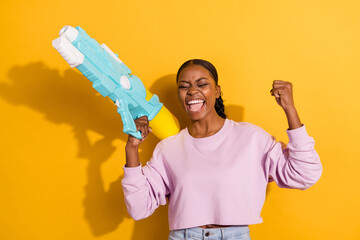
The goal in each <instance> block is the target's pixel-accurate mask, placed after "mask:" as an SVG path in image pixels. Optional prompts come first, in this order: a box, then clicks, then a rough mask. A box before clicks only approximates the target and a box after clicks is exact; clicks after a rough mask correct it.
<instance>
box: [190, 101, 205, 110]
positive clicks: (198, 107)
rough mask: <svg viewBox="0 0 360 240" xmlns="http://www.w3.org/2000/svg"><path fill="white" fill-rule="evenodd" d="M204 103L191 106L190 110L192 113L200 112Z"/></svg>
mask: <svg viewBox="0 0 360 240" xmlns="http://www.w3.org/2000/svg"><path fill="white" fill-rule="evenodd" d="M203 104H204V103H196V104H190V105H189V108H190V110H191V111H198V110H199V109H200V108H201V107H202V106H203Z"/></svg>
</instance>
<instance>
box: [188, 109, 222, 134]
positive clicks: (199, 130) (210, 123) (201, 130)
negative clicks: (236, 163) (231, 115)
mask: <svg viewBox="0 0 360 240" xmlns="http://www.w3.org/2000/svg"><path fill="white" fill-rule="evenodd" d="M224 123H225V119H224V118H221V117H220V116H219V115H217V114H216V116H214V117H212V118H204V119H200V120H192V121H191V123H190V124H189V126H188V131H189V133H190V135H191V136H193V137H194V138H204V137H209V136H211V135H214V134H215V133H217V132H218V131H219V130H220V129H221V128H222V126H223V125H224Z"/></svg>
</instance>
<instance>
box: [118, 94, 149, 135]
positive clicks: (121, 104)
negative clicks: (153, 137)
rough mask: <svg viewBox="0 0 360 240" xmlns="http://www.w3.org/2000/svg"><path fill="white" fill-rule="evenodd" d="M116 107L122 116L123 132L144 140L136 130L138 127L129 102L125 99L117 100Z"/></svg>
mask: <svg viewBox="0 0 360 240" xmlns="http://www.w3.org/2000/svg"><path fill="white" fill-rule="evenodd" d="M115 105H116V106H117V107H118V109H117V112H118V113H119V114H120V116H121V120H122V122H123V132H124V133H126V134H130V135H132V136H133V137H135V138H137V139H142V136H141V132H140V131H137V130H136V125H135V122H134V120H133V118H132V116H131V113H130V111H129V107H128V104H127V102H126V101H125V100H123V99H116V102H115Z"/></svg>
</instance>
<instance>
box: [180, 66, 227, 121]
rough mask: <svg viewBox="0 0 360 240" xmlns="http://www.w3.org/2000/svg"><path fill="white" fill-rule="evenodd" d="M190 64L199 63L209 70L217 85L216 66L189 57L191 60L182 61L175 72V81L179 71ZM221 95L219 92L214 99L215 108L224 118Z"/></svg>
mask: <svg viewBox="0 0 360 240" xmlns="http://www.w3.org/2000/svg"><path fill="white" fill-rule="evenodd" d="M190 65H200V66H202V67H204V68H206V69H207V70H208V71H209V73H210V75H211V77H212V78H213V79H214V80H215V85H216V86H217V85H218V74H217V71H216V68H215V67H214V65H212V64H211V63H210V62H208V61H206V60H203V59H191V60H188V61H186V62H184V63H183V65H181V67H180V68H179V70H178V72H177V74H176V82H178V80H179V75H180V72H181V71H182V70H183V69H185V68H186V67H188V66H190ZM221 95H222V92H220V96H219V97H218V98H217V99H216V101H215V110H216V113H217V114H218V115H219V116H220V117H222V118H224V119H226V114H225V106H224V101H223V99H222V98H221Z"/></svg>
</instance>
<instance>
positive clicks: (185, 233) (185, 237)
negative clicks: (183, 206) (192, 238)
mask: <svg viewBox="0 0 360 240" xmlns="http://www.w3.org/2000/svg"><path fill="white" fill-rule="evenodd" d="M187 231H188V229H187V228H185V231H184V235H185V236H184V239H185V240H187V237H188V234H187Z"/></svg>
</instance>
